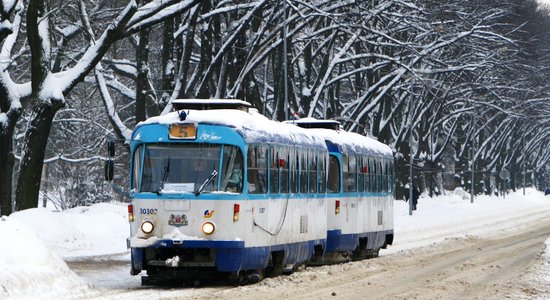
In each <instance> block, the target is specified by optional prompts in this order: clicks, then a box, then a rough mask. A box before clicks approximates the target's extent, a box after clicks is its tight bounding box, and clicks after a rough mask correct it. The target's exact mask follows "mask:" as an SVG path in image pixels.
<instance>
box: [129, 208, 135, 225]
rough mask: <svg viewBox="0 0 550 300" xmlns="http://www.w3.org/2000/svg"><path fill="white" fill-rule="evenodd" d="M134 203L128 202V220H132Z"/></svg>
mask: <svg viewBox="0 0 550 300" xmlns="http://www.w3.org/2000/svg"><path fill="white" fill-rule="evenodd" d="M134 220H135V217H134V205H132V204H129V205H128V222H134Z"/></svg>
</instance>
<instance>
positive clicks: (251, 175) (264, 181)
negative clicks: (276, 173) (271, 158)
mask: <svg viewBox="0 0 550 300" xmlns="http://www.w3.org/2000/svg"><path fill="white" fill-rule="evenodd" d="M267 152H268V147H267V146H265V145H250V146H249V147H248V153H247V185H248V186H247V191H248V193H249V194H266V193H267V192H268V184H269V183H268V176H267V173H268V162H267V160H268V153H267ZM262 154H263V156H264V157H263V158H261V156H262ZM262 186H263V189H262V188H261V187H262ZM252 187H254V189H253V190H252V189H251V188H252ZM258 187H259V188H258Z"/></svg>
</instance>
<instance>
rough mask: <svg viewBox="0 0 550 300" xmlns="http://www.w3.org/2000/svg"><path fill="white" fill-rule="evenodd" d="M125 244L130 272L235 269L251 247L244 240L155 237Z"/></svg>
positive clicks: (245, 263)
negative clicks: (146, 241) (153, 269)
mask: <svg viewBox="0 0 550 300" xmlns="http://www.w3.org/2000/svg"><path fill="white" fill-rule="evenodd" d="M127 244H128V246H129V248H130V251H131V263H132V270H131V273H132V274H133V275H136V274H139V272H141V270H147V269H149V268H168V269H170V268H180V269H185V268H213V269H214V268H215V270H216V271H218V272H235V271H239V270H242V269H243V267H249V262H250V261H249V259H250V257H249V255H247V254H250V253H249V252H251V250H252V249H254V248H245V247H244V246H245V243H244V241H215V240H183V241H180V240H164V239H158V240H155V241H154V242H152V243H151V242H150V243H148V244H147V245H145V246H144V243H143V242H141V241H136V239H135V238H131V239H128V241H127ZM253 252H256V251H253ZM257 255H260V254H257ZM262 265H263V263H262Z"/></svg>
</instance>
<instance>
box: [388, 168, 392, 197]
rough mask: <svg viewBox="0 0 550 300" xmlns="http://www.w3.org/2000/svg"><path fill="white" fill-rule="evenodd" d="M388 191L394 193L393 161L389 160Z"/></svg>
mask: <svg viewBox="0 0 550 300" xmlns="http://www.w3.org/2000/svg"><path fill="white" fill-rule="evenodd" d="M388 192H389V193H393V162H392V161H391V160H390V161H389V162H388Z"/></svg>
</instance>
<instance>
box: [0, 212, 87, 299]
mask: <svg viewBox="0 0 550 300" xmlns="http://www.w3.org/2000/svg"><path fill="white" fill-rule="evenodd" d="M0 238H1V239H2V245H1V246H0V299H5V298H16V299H36V298H41V299H59V298H60V297H63V295H68V294H69V293H70V294H79V293H84V292H85V291H86V290H87V289H88V286H87V284H86V283H85V282H84V281H83V280H82V279H80V278H79V277H78V276H77V275H76V274H75V273H73V272H72V271H71V270H70V269H69V267H67V264H65V262H64V261H63V260H62V259H61V258H59V256H57V255H56V254H55V253H54V251H52V250H51V249H49V248H48V247H47V246H46V245H45V244H44V242H43V241H42V240H41V239H40V238H39V237H38V236H37V235H36V233H34V232H33V230H32V229H30V228H29V227H28V226H26V225H25V224H23V223H22V222H20V221H19V220H16V219H15V218H10V217H5V216H4V217H2V218H1V219H0Z"/></svg>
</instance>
